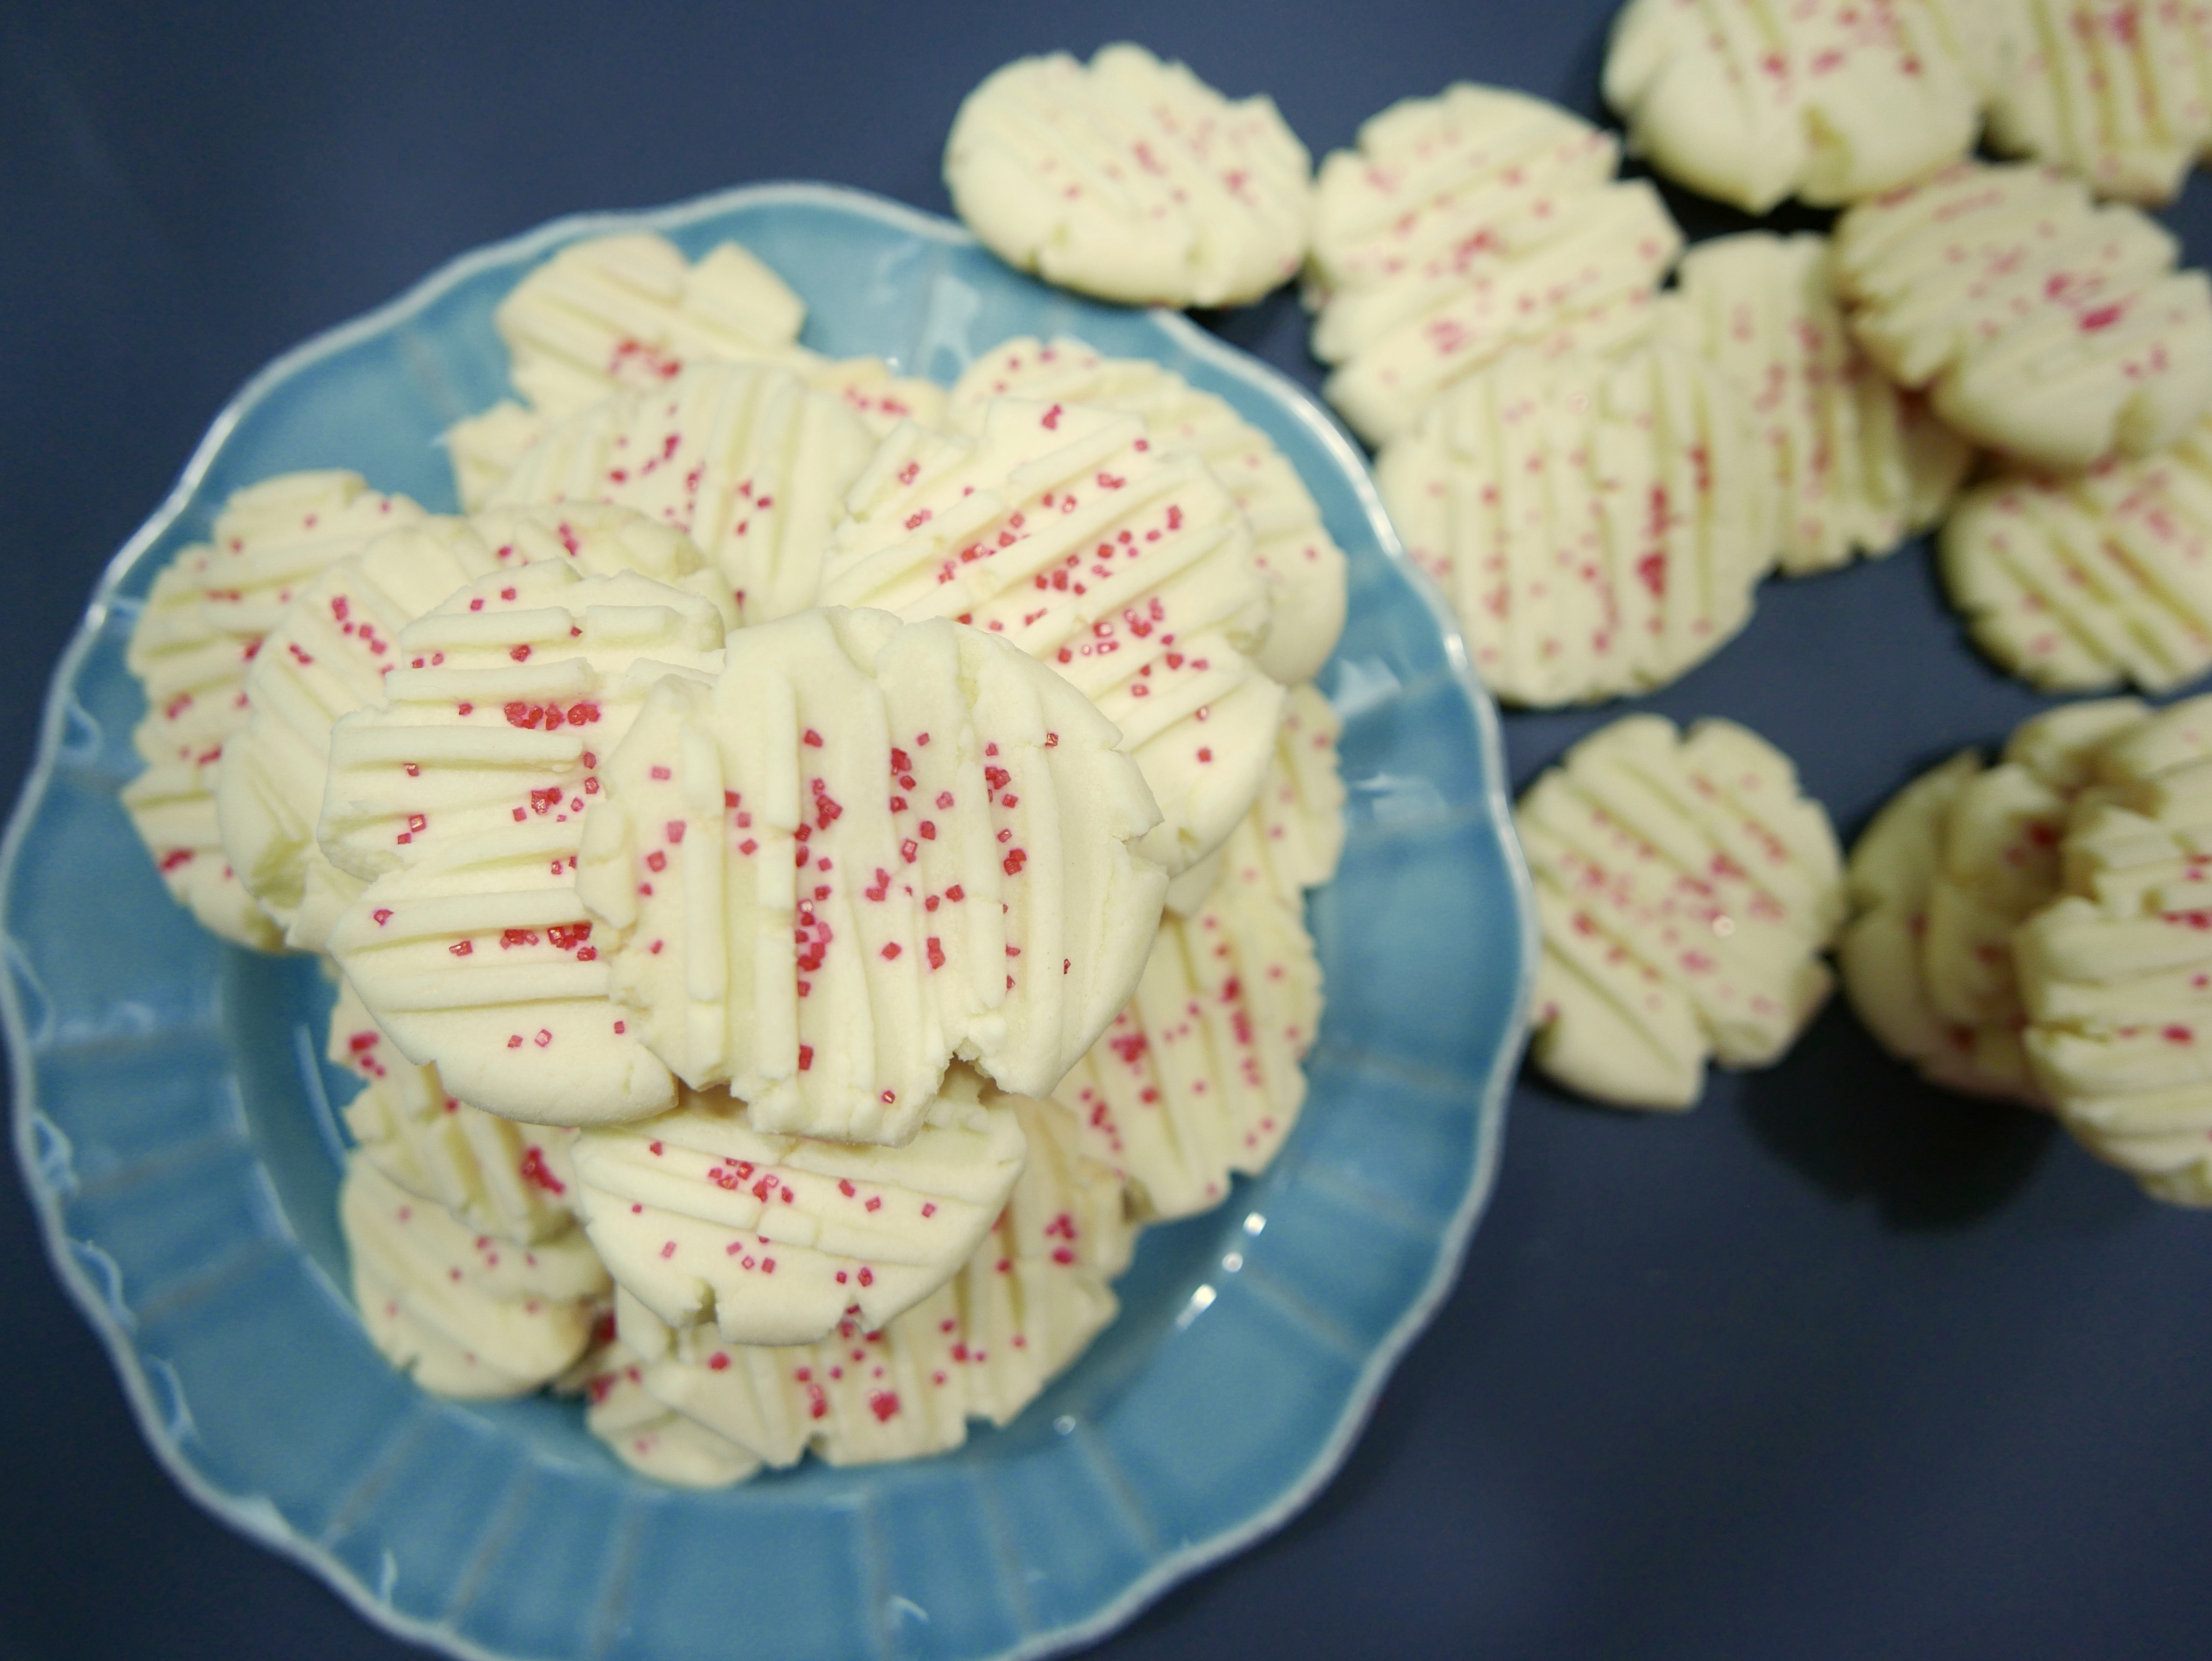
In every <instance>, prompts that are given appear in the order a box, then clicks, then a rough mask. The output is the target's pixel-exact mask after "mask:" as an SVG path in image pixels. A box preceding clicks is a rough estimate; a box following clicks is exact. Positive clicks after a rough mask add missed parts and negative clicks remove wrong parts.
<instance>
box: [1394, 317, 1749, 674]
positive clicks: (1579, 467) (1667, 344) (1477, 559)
mask: <svg viewBox="0 0 2212 1661" xmlns="http://www.w3.org/2000/svg"><path fill="white" fill-rule="evenodd" d="M1375 479H1376V486H1377V488H1379V489H1380V490H1381V492H1382V494H1383V505H1384V506H1386V507H1388V508H1389V512H1390V518H1391V522H1392V523H1393V524H1395V525H1396V526H1397V529H1398V534H1399V535H1400V536H1402V537H1403V538H1404V539H1405V543H1406V549H1407V553H1409V554H1410V555H1412V556H1413V560H1414V561H1415V562H1416V563H1417V564H1418V565H1419V566H1420V567H1421V568H1422V569H1423V570H1424V571H1425V572H1427V573H1428V574H1429V575H1430V576H1431V577H1432V578H1433V579H1435V580H1436V583H1437V586H1438V587H1439V588H1441V589H1442V590H1443V592H1444V596H1445V597H1446V598H1447V599H1449V601H1450V602H1451V604H1452V609H1453V610H1454V611H1455V612H1456V613H1457V614H1458V615H1459V620H1460V625H1461V627H1462V628H1464V629H1465V630H1466V632H1467V638H1468V653H1469V655H1470V656H1471V657H1472V658H1473V659H1474V669H1475V672H1476V673H1477V674H1479V675H1480V676H1481V677H1482V679H1483V682H1484V684H1485V685H1486V686H1488V687H1489V688H1490V689H1491V691H1492V692H1493V693H1495V694H1497V695H1498V698H1500V699H1501V700H1504V701H1506V702H1508V703H1515V704H1532V705H1553V704H1566V703H1576V702H1588V701H1590V700H1595V699H1600V698H1607V697H1612V696H1613V695H1615V694H1620V693H1628V692H1643V691H1646V690H1649V689H1650V688H1653V687H1656V686H1662V685H1664V684H1665V683H1666V682H1668V681H1671V680H1673V679H1674V677H1675V676H1679V675H1680V674H1682V673H1683V672H1684V671H1685V670H1687V669H1689V668H1690V667H1691V666H1692V664H1697V663H1699V662H1701V661H1702V660H1704V659H1705V658H1706V657H1708V656H1710V655H1711V653H1712V652H1715V651H1717V650H1718V649H1719V647H1720V646H1722V645H1723V644H1724V643H1725V642H1726V641H1727V640H1729V638H1730V637H1731V636H1732V635H1734V634H1735V632H1736V631H1737V630H1738V629H1740V628H1741V627H1743V625H1744V623H1745V622H1746V621H1747V620H1748V619H1749V617H1750V615H1751V592H1752V590H1753V587H1754V586H1755V585H1756V584H1757V583H1758V581H1759V578H1760V577H1761V576H1763V575H1765V573H1766V571H1767V569H1768V567H1769V566H1770V565H1771V563H1772V557H1773V556H1772V553H1771V547H1770V538H1769V536H1768V535H1767V532H1768V530H1769V527H1770V526H1771V509H1770V508H1769V507H1768V506H1767V505H1766V502H1765V498H1764V496H1763V494H1761V488H1762V484H1763V476H1762V474H1761V472H1760V470H1759V467H1758V465H1757V464H1756V458H1754V456H1753V452H1752V450H1751V438H1750V432H1749V427H1748V423H1747V419H1746V416H1745V413H1744V410H1743V408H1742V405H1741V400H1740V399H1739V398H1737V397H1736V396H1735V393H1734V392H1733V391H1731V390H1730V389H1729V387H1728V385H1726V383H1725V382H1723V381H1722V380H1721V379H1720V378H1719V377H1718V375H1717V373H1716V372H1715V371H1713V370H1712V369H1711V367H1708V366H1707V365H1706V364H1705V362H1704V361H1702V360H1700V359H1699V358H1698V357H1697V356H1695V355H1692V353H1690V352H1688V351H1687V350H1686V349H1683V348H1682V347H1681V346H1680V345H1678V344H1676V343H1674V342H1671V341H1664V340H1662V341H1655V342H1653V343H1651V344H1650V346H1649V347H1647V348H1645V349H1640V350H1638V351H1635V352H1632V353H1631V354H1629V355H1627V356H1626V357H1625V358H1623V359H1621V360H1620V361H1618V362H1612V363H1607V362H1601V361H1594V360H1590V359H1586V358H1582V357H1578V356H1576V357H1566V358H1561V359H1557V360H1550V359H1547V358H1545V357H1544V356H1542V355H1540V354H1538V353H1536V352H1534V351H1528V350H1522V351H1516V352H1514V353H1510V354H1509V355H1507V356H1505V357H1504V358H1503V359H1501V360H1500V361H1498V362H1497V363H1496V364H1494V365H1493V366H1492V367H1490V368H1489V369H1487V370H1485V371H1484V372H1482V373H1480V374H1477V375H1474V376H1470V377H1469V378H1468V379H1466V380H1463V381H1462V382H1461V383H1460V384H1459V385H1456V386H1455V387H1454V388H1453V389H1452V390H1451V391H1449V393H1447V394H1446V395H1445V396H1444V397H1441V398H1439V399H1438V400H1437V402H1436V403H1435V404H1433V405H1432V406H1431V409H1430V410H1429V413H1428V415H1426V416H1425V417H1424V418H1423V420H1422V422H1421V425H1420V427H1419V429H1418V430H1417V431H1416V432H1414V433H1410V434H1408V435H1407V436H1406V437H1404V438H1402V439H1395V440H1394V441H1393V442H1392V443H1391V444H1390V445H1389V446H1387V447H1386V448H1385V449H1384V450H1383V453H1382V454H1381V456H1379V457H1378V458H1376V464H1375Z"/></svg>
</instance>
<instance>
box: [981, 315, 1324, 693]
mask: <svg viewBox="0 0 2212 1661" xmlns="http://www.w3.org/2000/svg"><path fill="white" fill-rule="evenodd" d="M999 397H1023V398H1028V399H1030V400H1032V401H1034V402H1037V403H1085V404H1091V405H1095V406H1097V407H1098V408H1100V409H1117V410H1120V411H1121V412H1122V413H1123V414H1125V415H1136V416H1139V417H1140V418H1141V419H1142V420H1143V421H1144V423H1145V430H1146V433H1148V434H1149V435H1150V436H1151V438H1152V442H1153V443H1155V444H1157V445H1160V446H1166V447H1170V448H1173V449H1177V450H1188V451H1191V452H1194V453H1196V454H1198V455H1200V456H1201V457H1203V458H1205V460H1206V466H1207V467H1209V468H1210V469H1212V472H1213V476H1215V477H1216V478H1218V479H1219V480H1220V481H1221V482H1222V483H1223V484H1224V485H1225V486H1226V487H1227V488H1228V490H1229V494H1231V496H1233V497H1234V498H1235V499H1236V501H1237V506H1238V507H1239V508H1240V509H1242V510H1243V514H1244V518H1245V521H1246V523H1247V524H1249V525H1250V526H1251V527H1252V561H1253V563H1254V564H1255V565H1257V566H1258V567H1260V571H1261V575H1263V576H1264V577H1266V578H1267V585H1268V588H1269V590H1270V591H1271V593H1272V596H1273V604H1272V607H1271V610H1272V614H1273V615H1272V616H1271V618H1270V620H1269V622H1268V626H1267V640H1265V641H1264V642H1262V643H1261V646H1259V647H1258V649H1257V650H1256V651H1255V652H1254V653H1253V657H1254V659H1255V661H1256V662H1257V663H1258V664H1259V665H1260V667H1261V669H1262V670H1266V671H1267V674H1268V676H1270V677H1272V678H1273V679H1274V680H1277V681H1280V682H1282V683H1283V684H1284V685H1285V686H1291V685H1295V684H1296V683H1297V682H1300V681H1310V680H1311V679H1313V677H1314V676H1316V674H1318V673H1320V671H1321V666H1322V664H1324V663H1326V662H1327V661H1328V654H1329V653H1330V652H1333V651H1334V650H1335V649H1336V641H1337V637H1338V636H1339V635H1340V634H1341V633H1343V632H1344V603H1345V595H1344V586H1345V573H1344V550H1343V549H1340V548H1339V547H1338V546H1337V545H1336V543H1334V542H1333V541H1332V540H1330V537H1329V534H1328V530H1326V529H1325V528H1324V527H1323V526H1322V522H1321V509H1320V507H1319V506H1317V505H1316V503H1315V501H1314V499H1313V495H1312V493H1311V492H1310V491H1309V490H1307V488H1306V487H1305V484H1304V481H1303V480H1301V479H1300V478H1299V477H1298V475H1297V469H1296V468H1294V467H1292V466H1291V464H1290V462H1289V460H1288V459H1287V458H1285V456H1284V455H1283V453H1282V452H1280V451H1279V450H1278V449H1276V448H1275V446H1274V443H1273V440H1272V439H1269V438H1268V437H1267V434H1266V433H1262V432H1261V431H1260V429H1259V428H1258V427H1254V426H1253V425H1252V424H1251V423H1250V422H1249V421H1246V420H1245V419H1244V418H1243V416H1241V415H1238V414H1237V411H1236V410H1235V409H1232V408H1231V406H1230V404H1229V403H1228V402H1227V401H1226V400H1225V399H1222V398H1218V397H1215V396H1214V395H1213V394H1212V393H1211V392H1201V391H1198V390H1197V389H1196V388H1195V387H1194V386H1192V385H1190V384H1189V383H1188V381H1186V380H1184V379H1183V378H1182V376H1180V375H1178V374H1176V373H1172V372H1171V371H1170V370H1168V369H1166V368H1164V367H1161V366H1160V365H1159V364H1157V363H1154V362H1152V361H1150V360H1149V359H1145V358H1109V357H1102V356H1101V355H1099V354H1098V353H1097V352H1095V351H1093V350H1092V349H1091V348H1090V347H1088V346H1086V345H1085V344H1084V343H1082V342H1081V341H1079V340H1071V339H1067V338H1065V337H1062V338H1060V339H1058V340H1054V341H1053V342H1051V343H1049V344H1048V343H1044V342H1041V341H1038V340H1036V338H1034V337H1032V336H1024V337H1022V338H1021V339H1018V340H1010V341H1006V342H1004V343H1001V344H1000V345H999V346H998V347H996V348H994V349H993V350H991V351H990V352H988V353H987V354H986V355H984V356H982V357H980V358H978V359H976V360H975V362H974V363H973V364H971V365H969V368H968V373H965V374H964V375H963V376H962V377H961V378H960V380H959V383H958V384H957V385H955V386H954V387H953V389H952V394H951V421H953V422H954V423H955V424H956V425H957V426H958V427H959V428H960V429H961V430H962V431H964V432H970V433H973V432H978V431H980V430H981V427H982V424H983V415H984V411H985V410H986V409H988V408H989V406H990V403H991V400H993V399H994V398H999Z"/></svg>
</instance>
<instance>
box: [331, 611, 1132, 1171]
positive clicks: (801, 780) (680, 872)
mask: <svg viewBox="0 0 2212 1661" xmlns="http://www.w3.org/2000/svg"><path fill="white" fill-rule="evenodd" d="M1114 740H1115V733H1114V730H1113V729H1112V727H1111V726H1110V725H1109V724H1108V723H1107V722H1106V721H1105V720H1104V719H1103V718H1102V717H1100V715H1099V714H1098V713H1097V711H1096V710H1094V709H1093V708H1092V707H1091V706H1090V705H1089V704H1088V703H1086V702H1085V700H1084V699H1083V698H1082V696H1081V695H1080V694H1078V693H1077V692H1075V691H1074V690H1073V688H1070V687H1069V686H1068V685H1067V684H1066V682H1064V681H1062V680H1060V677H1059V676H1055V675H1054V674H1052V673H1050V672H1049V671H1048V670H1044V669H1043V668H1042V667H1041V666H1040V665H1038V664H1036V663H1035V662H1034V661H1033V660H1032V659H1030V658H1027V657H1025V656H1024V655H1023V654H1022V653H1021V652H1018V651H1017V650H1015V649H1014V648H1013V646H1011V645H1010V644H1009V643H1007V642H1006V641H1004V640H998V639H994V637H992V636H991V635H988V634H987V633H983V632H982V631H981V630H980V629H974V628H966V627H960V626H958V625H956V624H952V623H949V622H945V621H941V620H939V621H931V622H923V623H901V622H900V621H898V620H897V619H896V617H893V616H891V615H889V614H888V613H884V612H879V611H842V610H826V611H819V612H803V613H801V614H800V615H798V616H795V617H787V618H785V619H783V620H782V621H779V622H774V623H766V624H763V625H762V626H761V627H758V628H750V629H742V630H740V631H738V633H735V634H732V636H730V638H729V644H728V650H727V663H726V667H725V669H724V670H723V671H722V673H721V676H720V679H719V680H717V681H716V682H714V683H713V684H712V685H708V684H705V683H702V682H695V681H691V680H687V679H682V678H678V677H673V676H671V677H669V678H667V679H665V680H664V681H663V682H661V683H660V684H659V685H658V686H656V687H655V688H653V691H652V694H651V695H650V696H649V697H648V699H647V703H646V707H645V710H644V712H643V713H642V714H641V715H640V716H639V718H638V720H637V724H636V725H635V727H634V728H633V729H632V730H631V731H630V733H629V737H627V738H626V739H625V740H624V741H623V743H622V744H621V745H620V747H619V748H617V749H616V750H615V751H614V753H613V754H612V755H611V757H610V758H609V759H608V761H606V763H605V767H604V768H603V769H602V773H601V776H602V778H603V779H604V783H605V790H604V793H603V794H602V795H600V796H599V797H598V799H596V800H595V801H594V802H593V803H592V807H591V809H590V811H589V813H588V814H587V815H586V825H585V834H584V841H583V851H582V852H583V859H582V864H581V867H580V873H579V882H578V886H577V892H578V894H580V897H581V900H582V901H583V904H584V905H585V906H586V907H588V909H589V912H590V914H591V916H592V918H593V919H594V921H595V924H597V925H599V928H600V930H601V932H599V934H598V935H596V936H595V937H594V943H595V944H596V945H598V946H599V947H600V948H601V949H602V950H603V951H604V952H605V955H606V957H607V959H608V960H609V967H611V973H612V979H611V991H612V992H613V995H614V997H615V998H616V999H617V1001H618V1002H619V1003H622V1004H623V1005H625V1006H627V1010H626V1012H625V1013H626V1018H627V1021H628V1024H629V1028H631V1030H632V1032H633V1034H640V1035H641V1036H642V1041H643V1042H644V1044H645V1045H646V1046H648V1047H649V1048H650V1049H651V1050H652V1051H653V1053H654V1054H655V1055H656V1056H658V1057H659V1059H660V1060H661V1061H662V1062H665V1064H667V1065H668V1067H669V1068H670V1070H672V1071H673V1072H674V1073H675V1074H676V1075H677V1076H678V1077H680V1078H682V1079H683V1080H684V1082H686V1083H688V1084H690V1085H691V1086H692V1087H693V1088H697V1089H706V1088H712V1087H714V1086H716V1085H722V1084H726V1085H727V1086H728V1087H729V1088H730V1090H731V1092H732V1094H735V1095H736V1096H738V1098H739V1099H740V1100H744V1101H745V1102H747V1103H748V1104H749V1105H750V1110H751V1118H752V1123H753V1125H754V1127H755V1128H756V1129H758V1130H761V1131H770V1132H775V1133H778V1134H787V1135H795V1136H814V1137H837V1138H842V1139H847V1140H852V1141H861V1142H879V1143H890V1144H892V1145H896V1144H898V1143H902V1142H904V1141H905V1140H906V1139H907V1138H908V1137H910V1136H911V1135H912V1134H913V1133H914V1132H915V1130H916V1129H917V1128H918V1127H919V1125H921V1119H922V1116H923V1114H924V1113H925V1112H927V1109H928V1106H929V1103H930V1100H931V1099H932V1097H933V1094H935V1092H936V1091H937V1089H938V1088H939V1079H940V1078H941V1077H942V1076H943V1074H944V1070H945V1065H946V1064H947V1063H948V1062H949V1061H951V1059H952V1058H954V1057H956V1056H957V1057H960V1058H963V1059H968V1060H971V1061H973V1062H974V1063H975V1065H976V1066H977V1068H978V1069H979V1070H981V1071H982V1072H983V1073H985V1074H986V1075H987V1076H989V1077H990V1078H991V1079H992V1080H993V1081H994V1082H996V1083H997V1084H998V1085H999V1087H1000V1088H1002V1089H1005V1090H1007V1091H1010V1092H1012V1093H1014V1094H1033V1095H1041V1094H1044V1093H1045V1092H1046V1091H1048V1090H1049V1089H1050V1088H1051V1087H1052V1086H1053V1084H1054V1083H1055V1082H1057V1081H1058V1080H1059V1078H1060V1075H1061V1074H1062V1073H1064V1072H1065V1071H1066V1070H1067V1068H1068V1067H1069V1066H1070V1065H1072V1064H1073V1063H1074V1061H1075V1059H1076V1058H1077V1057H1079V1056H1080V1055H1081V1054H1082V1053H1083V1052H1084V1051H1085V1050H1086V1049H1088V1048H1089V1047H1090V1046H1091V1043H1092V1041H1093V1040H1096V1039H1097V1035H1098V1034H1099V1033H1100V1031H1101V1030H1103V1028H1104V1027H1105V1025H1106V1023H1107V1022H1108V1021H1109V1020H1111V1019H1112V1018H1113V1015H1114V1011H1115V1009H1119V1008H1120V1007H1121V1004H1122V1003H1124V1002H1125V1001H1126V1000H1127V997H1128V995H1129V991H1130V989H1131V988H1132V987H1133V985H1135V984H1136V978H1137V975H1138V973H1139V971H1140V970H1141V968H1142V967H1143V963H1144V955H1145V952H1146V949H1147V948H1148V947H1149V945H1150V944H1151V941H1152V932H1153V930H1154V928H1155V926H1156V924H1157V920H1158V916H1159V907H1160V902H1161V895H1162V893H1163V891H1164V888H1165V887H1166V879H1165V877H1164V875H1163V874H1162V873H1161V872H1160V870H1158V867H1157V866H1155V865H1154V864H1152V862H1151V861H1150V860H1149V859H1147V858H1145V857H1144V856H1143V854H1142V853H1141V852H1139V851H1138V850H1139V844H1140V842H1141V840H1142V839H1143V837H1144V836H1145V834H1146V832H1147V831H1148V830H1149V829H1150V828H1151V827H1152V825H1153V824H1154V823H1155V822H1156V821H1157V818H1158V814H1157V810H1156V809H1154V808H1153V806H1152V801H1151V798H1150V797H1149V796H1148V795H1147V794H1146V791H1145V787H1144V783H1143V779H1142V778H1141V776H1140V775H1139V773H1138V771H1137V768H1136V767H1134V766H1133V764H1132V763H1131V761H1129V759H1128V758H1127V756H1124V755H1121V754H1119V753H1118V752H1117V751H1116V750H1115V749H1114V748H1113V745H1114ZM371 1002H372V1003H374V999H373V998H372V999H371ZM611 1013H612V1012H611ZM395 1036H396V1034H395ZM447 1076H448V1078H449V1079H450V1078H451V1077H452V1074H451V1073H450V1071H449V1072H448V1074H447Z"/></svg>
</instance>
